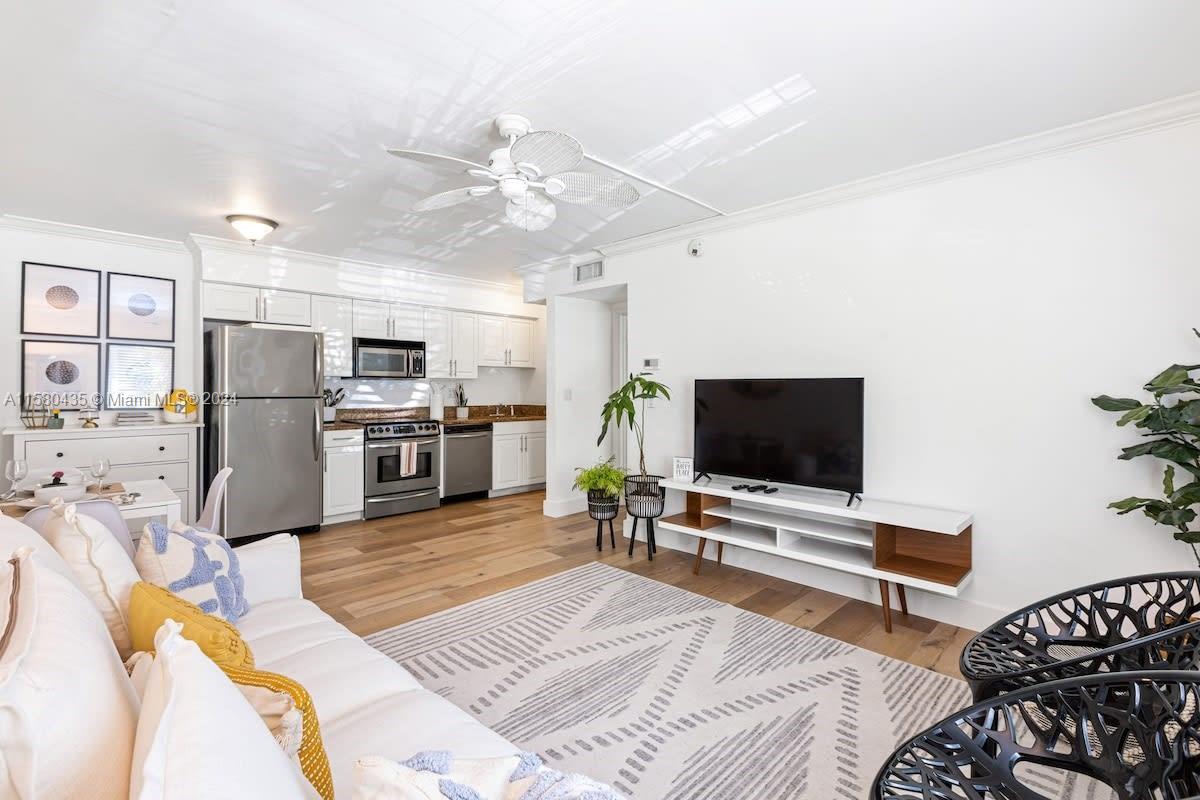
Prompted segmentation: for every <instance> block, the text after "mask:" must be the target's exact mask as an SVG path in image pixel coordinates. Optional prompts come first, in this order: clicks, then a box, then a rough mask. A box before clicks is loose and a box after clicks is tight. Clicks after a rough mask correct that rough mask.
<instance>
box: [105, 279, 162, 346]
mask: <svg viewBox="0 0 1200 800" xmlns="http://www.w3.org/2000/svg"><path fill="white" fill-rule="evenodd" d="M108 338H109V339H138V340H141V341H152V342H173V341H175V281H173V280H171V279H170V278H150V277H147V276H144V275H127V274H125V273H123V272H110V273H108Z"/></svg>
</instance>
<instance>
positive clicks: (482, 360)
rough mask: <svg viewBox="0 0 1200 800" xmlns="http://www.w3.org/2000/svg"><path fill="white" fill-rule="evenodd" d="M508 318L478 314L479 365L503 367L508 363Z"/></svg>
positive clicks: (477, 361) (477, 360)
mask: <svg viewBox="0 0 1200 800" xmlns="http://www.w3.org/2000/svg"><path fill="white" fill-rule="evenodd" d="M507 323H508V320H506V319H505V318H504V317H493V316H489V315H487V314H480V315H479V327H478V332H479V333H478V336H477V337H476V341H477V342H478V353H477V354H476V355H477V356H478V358H477V359H476V363H477V364H479V366H481V367H504V366H507V365H508V325H507Z"/></svg>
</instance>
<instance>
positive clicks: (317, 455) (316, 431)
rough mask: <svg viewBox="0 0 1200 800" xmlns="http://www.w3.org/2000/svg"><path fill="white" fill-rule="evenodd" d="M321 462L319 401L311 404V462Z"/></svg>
mask: <svg viewBox="0 0 1200 800" xmlns="http://www.w3.org/2000/svg"><path fill="white" fill-rule="evenodd" d="M320 460H321V401H320V400H317V401H314V402H313V461H320Z"/></svg>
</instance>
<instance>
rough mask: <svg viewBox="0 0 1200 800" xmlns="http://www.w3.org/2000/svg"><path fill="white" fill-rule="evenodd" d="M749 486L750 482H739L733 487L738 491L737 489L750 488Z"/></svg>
mask: <svg viewBox="0 0 1200 800" xmlns="http://www.w3.org/2000/svg"><path fill="white" fill-rule="evenodd" d="M749 488H750V484H748V483H739V484H738V485H737V486H734V487H733V490H734V491H735V492H736V491H738V490H739V489H749Z"/></svg>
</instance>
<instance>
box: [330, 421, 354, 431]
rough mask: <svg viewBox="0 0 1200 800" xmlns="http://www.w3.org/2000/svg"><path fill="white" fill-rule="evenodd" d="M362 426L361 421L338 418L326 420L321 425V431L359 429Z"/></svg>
mask: <svg viewBox="0 0 1200 800" xmlns="http://www.w3.org/2000/svg"><path fill="white" fill-rule="evenodd" d="M362 427H363V426H362V423H361V422H348V421H345V420H338V421H337V422H326V423H325V424H324V425H322V426H321V430H322V431H361V430H362Z"/></svg>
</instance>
